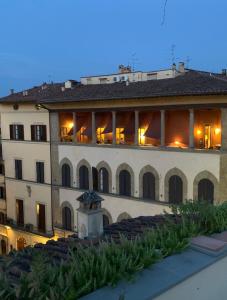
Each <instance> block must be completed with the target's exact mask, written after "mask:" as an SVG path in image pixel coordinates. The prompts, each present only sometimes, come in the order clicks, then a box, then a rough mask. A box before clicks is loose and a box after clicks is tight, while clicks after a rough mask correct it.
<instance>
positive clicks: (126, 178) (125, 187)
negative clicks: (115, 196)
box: [119, 170, 131, 196]
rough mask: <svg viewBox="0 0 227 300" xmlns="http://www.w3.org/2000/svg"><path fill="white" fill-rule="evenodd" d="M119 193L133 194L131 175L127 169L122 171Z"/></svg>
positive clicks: (124, 194)
mask: <svg viewBox="0 0 227 300" xmlns="http://www.w3.org/2000/svg"><path fill="white" fill-rule="evenodd" d="M119 194H120V195H123V196H131V175H130V173H129V172H128V171H127V170H122V171H120V174H119Z"/></svg>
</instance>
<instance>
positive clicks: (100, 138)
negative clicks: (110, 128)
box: [96, 127, 104, 144]
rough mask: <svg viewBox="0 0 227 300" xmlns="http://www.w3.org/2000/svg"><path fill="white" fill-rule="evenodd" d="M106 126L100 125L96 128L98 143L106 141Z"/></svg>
mask: <svg viewBox="0 0 227 300" xmlns="http://www.w3.org/2000/svg"><path fill="white" fill-rule="evenodd" d="M103 131H104V128H102V127H99V128H97V130H96V139H97V143H98V144H103V143H104V133H103Z"/></svg>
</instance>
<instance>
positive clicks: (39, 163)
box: [36, 161, 44, 183]
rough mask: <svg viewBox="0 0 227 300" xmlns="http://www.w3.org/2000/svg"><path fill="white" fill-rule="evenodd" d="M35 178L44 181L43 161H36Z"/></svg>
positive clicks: (40, 181)
mask: <svg viewBox="0 0 227 300" xmlns="http://www.w3.org/2000/svg"><path fill="white" fill-rule="evenodd" d="M36 180H37V182H39V183H44V162H42V161H37V162H36Z"/></svg>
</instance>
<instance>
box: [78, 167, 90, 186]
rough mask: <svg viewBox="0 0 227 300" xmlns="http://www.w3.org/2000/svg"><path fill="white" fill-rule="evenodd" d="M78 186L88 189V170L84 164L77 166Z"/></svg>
mask: <svg viewBox="0 0 227 300" xmlns="http://www.w3.org/2000/svg"><path fill="white" fill-rule="evenodd" d="M79 188H80V189H82V190H89V171H88V167H86V166H81V167H80V168H79Z"/></svg>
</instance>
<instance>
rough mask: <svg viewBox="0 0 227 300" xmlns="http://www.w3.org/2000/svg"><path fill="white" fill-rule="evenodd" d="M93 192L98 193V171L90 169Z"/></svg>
mask: <svg viewBox="0 0 227 300" xmlns="http://www.w3.org/2000/svg"><path fill="white" fill-rule="evenodd" d="M92 178H93V190H94V191H98V171H97V169H96V168H94V167H92Z"/></svg>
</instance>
